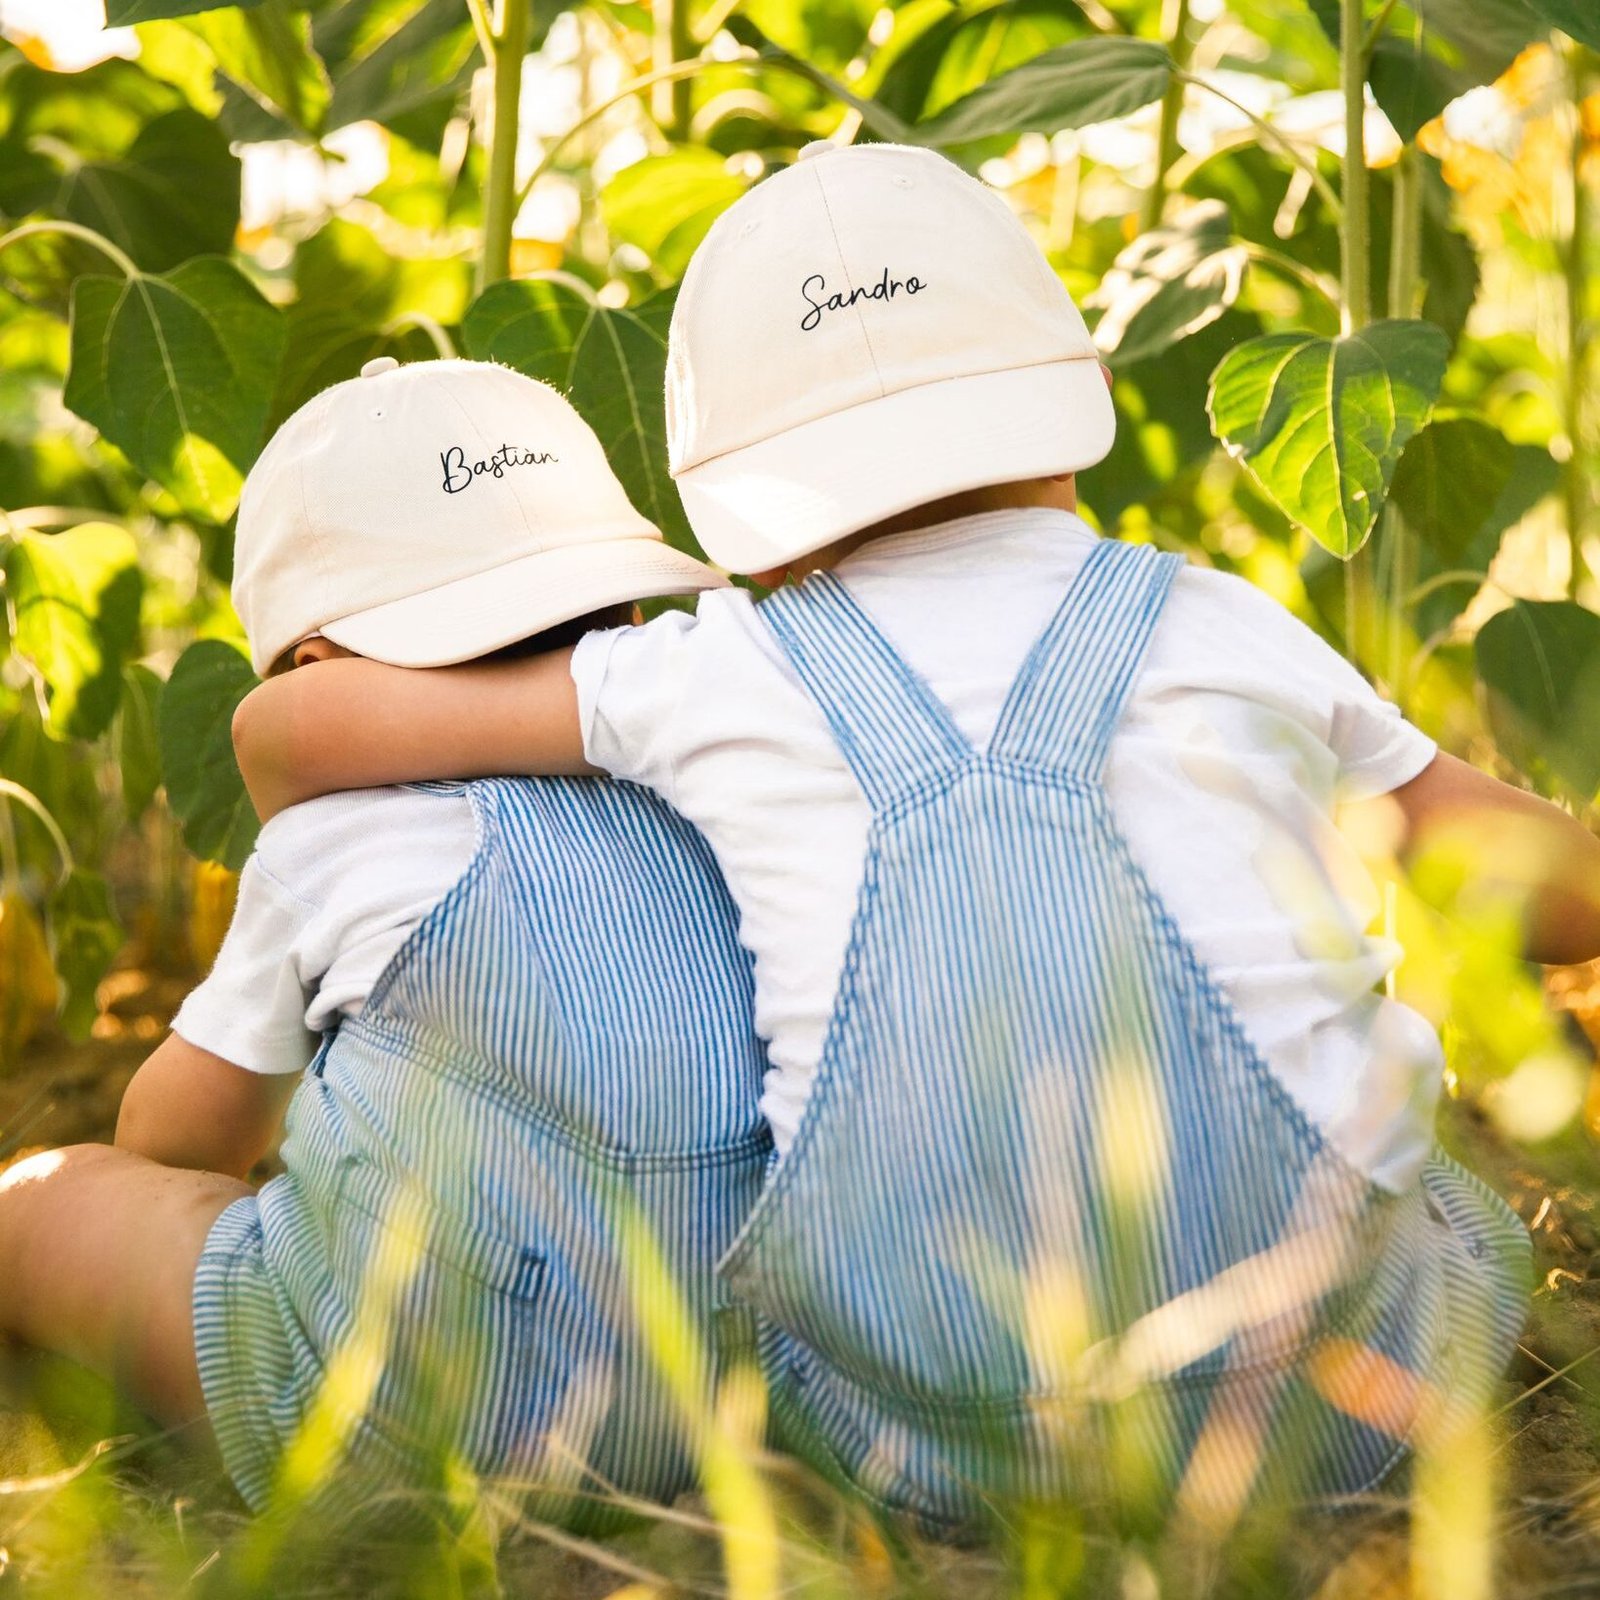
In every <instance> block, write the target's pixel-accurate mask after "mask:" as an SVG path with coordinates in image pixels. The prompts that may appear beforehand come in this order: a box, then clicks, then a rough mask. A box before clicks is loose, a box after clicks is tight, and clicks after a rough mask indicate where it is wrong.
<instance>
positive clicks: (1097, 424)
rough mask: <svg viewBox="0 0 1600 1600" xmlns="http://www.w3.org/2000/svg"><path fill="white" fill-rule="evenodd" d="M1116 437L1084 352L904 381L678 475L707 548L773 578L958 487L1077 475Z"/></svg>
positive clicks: (727, 563) (736, 567)
mask: <svg viewBox="0 0 1600 1600" xmlns="http://www.w3.org/2000/svg"><path fill="white" fill-rule="evenodd" d="M1115 435H1116V413H1115V412H1114V411H1113V409H1112V405H1111V394H1110V391H1109V390H1108V389H1107V387H1106V381H1105V377H1104V375H1103V374H1102V373H1101V371H1100V363H1099V360H1098V359H1097V358H1096V357H1095V356H1093V355H1087V356H1082V357H1077V358H1075V359H1072V360H1069V361H1051V362H1042V363H1040V364H1039V365H1038V366H1033V367H1013V368H1009V369H1008V370H1006V371H1003V372H985V373H979V374H977V375H976V376H973V377H966V378H946V379H943V380H941V381H940V382H937V383H925V384H919V385H918V386H917V387H916V388H914V389H902V390H901V391H899V392H898V393H896V394H890V395H885V396H883V397H882V398H881V399H878V400H869V401H866V402H865V403H864V404H862V405H858V406H851V407H849V408H848V409H847V410H844V411H836V412H834V413H832V414H831V415H829V416H826V417H819V418H817V420H816V421H814V422H807V423H803V424H802V425H801V426H800V427H798V428H790V429H789V430H788V431H787V432H786V433H781V434H778V435H776V436H775V437H773V438H770V439H764V440H762V441H761V442H760V443H759V444H753V445H748V446H746V447H745V448H744V449H742V450H730V451H729V452H727V453H726V454H725V455H720V456H715V457H713V458H712V459H711V460H709V461H704V462H701V463H700V464H699V465H698V466H693V467H687V468H685V469H684V470H683V471H682V472H680V473H679V474H678V475H677V483H678V491H679V493H680V494H681V495H682V497H683V505H684V510H685V511H686V512H687V513H688V516H689V522H690V525H691V526H692V527H693V528H694V531H695V534H696V536H697V537H698V538H699V540H700V543H701V545H702V546H703V547H704V549H705V551H706V554H707V555H709V556H710V557H711V559H712V560H713V561H715V562H717V563H719V564H720V565H722V566H724V567H727V568H728V569H729V571H731V572H745V573H749V572H764V571H766V570H767V569H768V568H770V567H778V566H783V565H785V564H786V563H788V562H790V561H793V560H795V559H796V558H797V557H799V556H803V555H806V554H808V553H809V552H810V551H813V550H820V549H821V548H822V547H823V546H824V545H827V544H832V543H833V541H834V540H835V539H842V538H843V537H844V536H845V535H846V534H849V533H855V532H857V531H858V530H859V529H861V528H866V527H870V526H871V525H872V524H873V523H875V522H881V521H882V520H883V519H884V518H885V517H892V516H896V515H898V514H899V513H900V512H902V511H909V510H910V509H911V508H912V507H913V506H919V505H924V504H926V503H927V502H929V501H932V500H940V499H943V498H944V496H946V495H950V494H957V493H959V492H960V491H962V490H963V489H977V488H981V487H983V486H984V485H986V484H991V483H1011V482H1016V481H1019V480H1021V479H1024V478H1042V477H1050V476H1052V475H1056V474H1060V473H1066V472H1080V471H1082V470H1083V469H1084V468H1085V467H1092V466H1093V465H1094V464H1095V463H1096V462H1097V461H1102V460H1104V459H1105V456H1106V454H1107V452H1108V451H1109V450H1110V449H1111V444H1112V440H1113V439H1114V437H1115Z"/></svg>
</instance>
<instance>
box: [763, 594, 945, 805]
mask: <svg viewBox="0 0 1600 1600" xmlns="http://www.w3.org/2000/svg"><path fill="white" fill-rule="evenodd" d="M760 614H761V615H762V616H763V617H764V618H765V619H766V622H767V625H768V627H770V628H771V629H772V632H773V635H774V637H775V638H776V639H777V641H778V644H779V646H780V648H781V649H782V650H783V653H784V655H785V656H786V657H787V658H788V660H789V662H790V663H791V665H792V666H793V667H794V670H795V671H796V672H797V673H798V674H799V676H800V681H801V682H802V683H803V684H804V685H805V687H806V690H807V692H808V693H809V694H810V695H811V697H812V699H813V700H815V701H816V702H817V704H818V705H819V706H820V707H821V708H822V713H823V715H824V716H825V717H826V718H827V721H828V727H829V728H830V729H831V730H832V732H833V736H834V738H835V739H836V740H837V741H838V744H839V750H840V753H841V754H842V755H843V756H844V759H845V762H846V764H847V765H848V766H849V768H850V770H851V771H852V772H853V773H854V774H855V777H856V781H857V782H858V783H859V784H860V785H861V787H862V790H863V791H864V792H865V794H866V797H867V800H868V802H869V804H870V805H871V806H872V808H873V809H874V810H875V811H876V810H881V809H882V808H883V807H884V806H885V805H887V804H888V803H889V802H890V801H891V800H893V799H894V798H895V797H896V796H897V795H900V794H903V793H905V791H906V790H908V789H911V788H914V787H915V786H916V785H917V784H919V783H921V782H923V781H924V780H925V779H928V778H931V777H933V776H935V775H936V774H938V773H940V772H944V771H948V770H949V769H950V768H951V767H953V766H957V765H959V764H960V763H961V762H962V761H964V760H966V759H967V758H968V757H969V756H970V755H971V754H972V747H971V745H969V744H968V743H967V741H966V739H965V738H964V737H963V735H962V733H961V731H960V730H959V729H958V728H957V727H956V725H955V723H954V722H953V721H952V720H951V718H950V713H949V712H948V711H946V710H945V708H944V707H943V706H942V705H941V704H940V703H939V701H938V698H937V697H936V696H935V695H934V693H933V691H932V690H931V689H930V688H929V687H928V686H927V684H925V683H924V682H923V681H922V679H921V678H919V677H918V676H917V675H916V673H915V672H913V671H912V670H911V668H910V667H909V666H907V665H906V663H905V662H904V661H903V660H901V658H900V656H899V655H898V654H896V652H895V650H894V647H893V646H892V645H891V644H890V643H889V641H888V640H887V639H886V638H884V636H883V634H882V632H881V631H880V630H879V628H878V626H877V624H876V623H875V622H873V620H872V618H871V617H870V616H868V615H867V613H866V612H865V611H864V610H863V609H862V607H861V605H860V604H859V603H858V602H857V600H856V599H855V597H854V596H853V595H852V594H851V593H850V591H849V590H848V589H847V588H846V587H845V585H844V584H843V583H842V582H841V581H840V580H839V579H838V578H837V577H835V576H834V575H833V573H831V572H819V573H816V574H814V575H813V576H811V577H809V578H807V579H806V581H805V582H804V584H802V585H800V586H799V587H797V588H785V589H780V590H778V591H777V592H776V593H775V594H773V595H771V596H770V597H769V598H768V599H766V600H764V601H763V602H762V604H761V607H760Z"/></svg>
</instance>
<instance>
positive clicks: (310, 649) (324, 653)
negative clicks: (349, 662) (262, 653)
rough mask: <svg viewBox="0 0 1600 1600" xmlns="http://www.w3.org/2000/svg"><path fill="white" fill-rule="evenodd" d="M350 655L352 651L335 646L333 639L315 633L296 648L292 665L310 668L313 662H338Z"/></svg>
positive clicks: (338, 645) (341, 646)
mask: <svg viewBox="0 0 1600 1600" xmlns="http://www.w3.org/2000/svg"><path fill="white" fill-rule="evenodd" d="M349 654H350V651H348V650H346V649H345V647H344V646H343V645H342V644H335V643H334V642H333V640H332V639H324V638H323V637H322V635H321V634H320V633H314V634H312V635H311V637H310V638H309V639H302V640H301V641H300V643H299V644H297V645H296V646H295V647H294V651H293V660H292V661H291V662H290V665H291V666H295V667H309V666H310V665H311V663H312V662H313V661H337V660H339V659H340V657H342V656H347V655H349ZM319 681H320V680H319Z"/></svg>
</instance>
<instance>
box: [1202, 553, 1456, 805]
mask: <svg viewBox="0 0 1600 1600" xmlns="http://www.w3.org/2000/svg"><path fill="white" fill-rule="evenodd" d="M1180 581H1182V582H1184V583H1186V584H1187V586H1188V588H1189V590H1190V592H1191V593H1192V594H1195V595H1199V596H1203V597H1204V602H1205V607H1206V612H1207V613H1208V614H1207V615H1206V618H1205V624H1204V628H1205V634H1206V639H1205V644H1204V646H1203V647H1202V648H1209V649H1213V650H1216V651H1220V652H1221V654H1220V655H1218V656H1216V657H1215V658H1214V659H1216V660H1218V661H1225V663H1226V665H1225V667H1224V668H1223V669H1222V672H1223V677H1224V681H1227V682H1229V683H1237V685H1238V686H1239V690H1240V692H1244V693H1250V694H1254V695H1257V696H1261V697H1264V698H1266V699H1268V700H1270V701H1271V702H1272V703H1273V704H1275V705H1277V706H1278V707H1280V708H1281V709H1282V710H1284V711H1286V712H1288V713H1289V714H1290V715H1292V716H1293V717H1295V718H1296V719H1297V720H1299V721H1301V722H1303V723H1304V725H1305V726H1306V727H1307V728H1308V729H1309V730H1310V731H1311V732H1312V733H1313V734H1315V735H1316V736H1317V737H1318V738H1319V739H1320V740H1322V741H1323V742H1324V743H1325V744H1326V746H1327V748H1328V749H1329V751H1330V752H1331V753H1332V755H1333V757H1334V760H1335V762H1336V763H1337V768H1338V770H1337V773H1336V775H1335V779H1334V784H1335V788H1334V798H1335V799H1336V800H1337V801H1340V802H1347V801H1355V800H1370V799H1373V798H1374V797H1376V796H1378V795H1382V794H1388V793H1389V792H1390V790H1392V789H1398V788H1399V787H1400V785H1401V784H1403V783H1409V782H1410V781H1411V780H1412V779H1413V778H1414V777H1416V776H1417V774H1418V773H1419V772H1421V771H1422V770H1423V768H1424V767H1426V766H1427V765H1428V763H1429V762H1430V761H1432V760H1433V758H1434V756H1435V755H1437V754H1438V749H1439V747H1438V746H1437V745H1436V744H1435V743H1434V741H1433V740H1432V739H1430V738H1429V737H1428V736H1427V734H1425V733H1423V732H1422V730H1421V729H1420V728H1417V727H1415V726H1413V725H1412V724H1411V723H1409V722H1407V721H1406V719H1405V718H1404V717H1403V716H1402V715H1401V713H1400V708H1399V707H1398V706H1396V705H1394V704H1392V703H1391V702H1390V701H1388V700H1385V699H1384V698H1383V696H1382V695H1380V694H1379V693H1378V691H1377V690H1376V689H1374V688H1373V687H1372V685H1371V684H1370V683H1368V682H1367V680H1366V679H1365V678H1363V677H1362V676H1361V674H1360V672H1359V671H1357V669H1356V668H1355V667H1353V666H1352V665H1351V664H1350V663H1349V662H1348V661H1346V660H1345V658H1344V657H1343V656H1342V655H1340V653H1339V652H1338V651H1337V650H1335V649H1334V648H1333V646H1332V645H1330V644H1329V643H1328V642H1327V640H1326V639H1324V638H1322V637H1321V636H1320V635H1319V634H1317V633H1316V632H1315V631H1313V630H1312V629H1311V628H1309V627H1307V626H1306V624H1305V623H1304V622H1302V621H1301V620H1300V619H1299V618H1298V617H1297V616H1295V615H1294V614H1293V613H1292V612H1291V611H1289V610H1288V608H1287V607H1285V606H1283V605H1280V604H1279V602H1278V601H1277V600H1275V599H1273V598H1272V596H1271V595H1269V594H1266V593H1264V592H1263V591H1262V590H1261V589H1258V588H1257V587H1256V586H1255V585H1254V584H1253V583H1251V582H1249V581H1248V580H1247V579H1245V578H1241V577H1237V576H1235V575H1233V574H1231V573H1221V572H1214V571H1208V570H1206V569H1204V568H1198V567H1190V568H1188V569H1186V570H1185V572H1184V573H1183V574H1182V577H1181V579H1180Z"/></svg>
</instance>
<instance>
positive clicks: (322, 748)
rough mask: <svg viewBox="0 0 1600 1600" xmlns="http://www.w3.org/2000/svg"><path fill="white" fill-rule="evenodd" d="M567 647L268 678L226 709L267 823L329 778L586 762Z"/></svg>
mask: <svg viewBox="0 0 1600 1600" xmlns="http://www.w3.org/2000/svg"><path fill="white" fill-rule="evenodd" d="M571 660H572V652H571V650H552V651H549V652H547V653H545V654H543V655H537V656H528V657H525V658H522V659H519V660H514V661H497V662H468V663H465V664H464V665H462V666H458V667H435V668H430V669H428V670H425V671H419V670H414V669H408V668H405V667H387V666H383V665H382V664H380V663H379V662H376V661H367V660H363V659H361V658H360V657H347V658H345V659H342V660H334V661H318V662H313V663H311V664H310V665H307V666H304V667H298V668H296V669H294V670H293V671H291V672H287V673H285V674H284V675H283V676H282V677H278V678H272V679H269V680H268V681H267V682H266V683H264V684H262V685H261V687H260V688H258V689H256V690H254V691H253V692H252V693H251V694H249V695H247V696H246V697H245V699H244V700H243V701H242V702H241V704H240V706H239V709H238V711H237V712H235V713H234V718H233V747H234V751H235V753H236V754H237V755H238V758H239V768H240V770H241V771H242V772H243V774H244V781H245V785H246V787H247V788H248V789H249V791H250V798H251V800H252V801H253V802H254V804H255V808H256V812H257V814H258V815H259V816H260V818H261V820H262V821H263V822H265V821H267V819H268V818H270V817H273V816H276V815H277V813H278V812H280V811H282V810H284V809H285V808H286V807H288V806H292V805H297V804H299V803H300V802H301V801H302V800H310V799H312V798H314V797H315V796H317V795H320V794H328V793H330V792H332V791H334V790H337V789H367V788H373V787H376V786H378V785H382V784H389V783H420V782H423V781H425V780H427V779H430V778H481V777H493V776H497V775H507V774H525V775H533V774H539V773H543V774H548V775H551V776H556V775H561V774H583V773H592V772H593V771H594V770H595V769H594V768H593V767H591V766H589V765H588V763H587V762H585V760H584V758H583V738H582V732H581V729H580V727H579V721H578V695H577V690H576V689H575V688H574V686H573V682H572V674H571V672H570V670H569V667H570V663H571Z"/></svg>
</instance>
